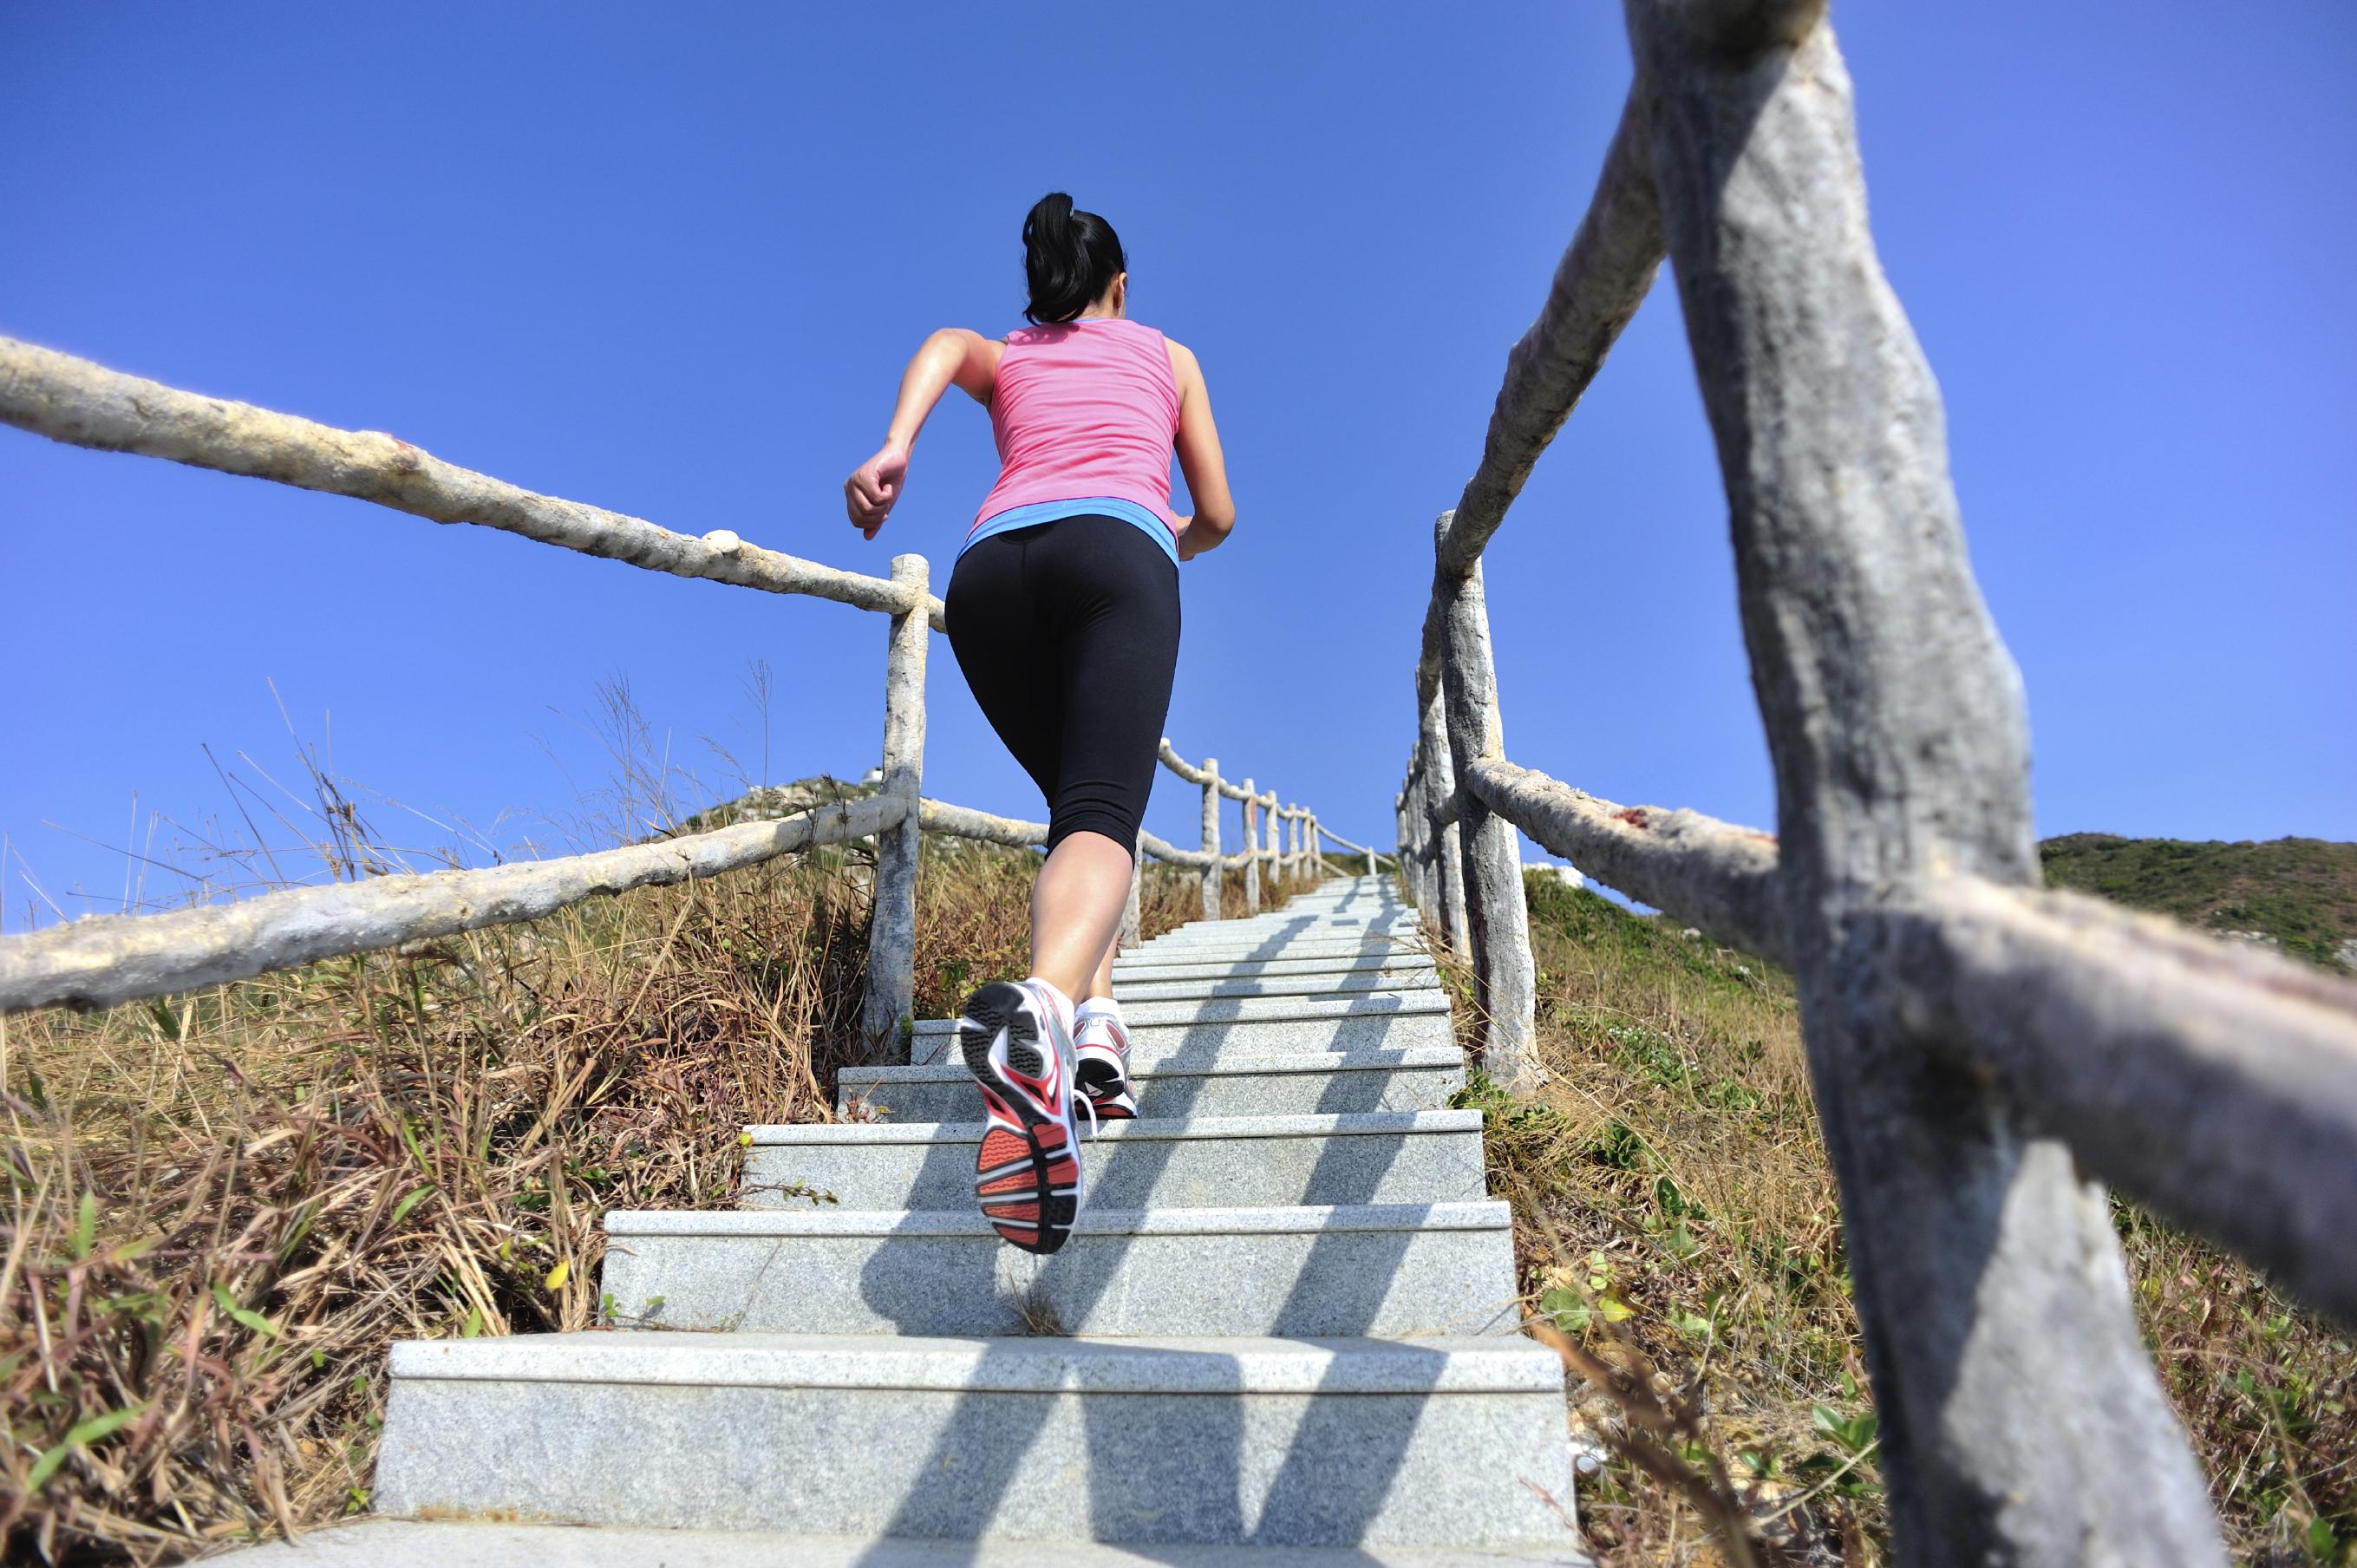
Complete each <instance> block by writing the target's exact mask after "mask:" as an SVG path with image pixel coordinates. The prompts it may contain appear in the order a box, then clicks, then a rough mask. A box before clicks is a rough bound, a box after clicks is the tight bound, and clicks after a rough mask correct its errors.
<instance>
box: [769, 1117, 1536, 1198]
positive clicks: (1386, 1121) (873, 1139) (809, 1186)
mask: <svg viewBox="0 0 2357 1568" xmlns="http://www.w3.org/2000/svg"><path fill="white" fill-rule="evenodd" d="M982 1134H983V1123H981V1122H909V1123H905V1124H903V1123H899V1122H851V1123H836V1124H834V1125H825V1126H812V1125H798V1126H774V1127H749V1128H748V1129H746V1136H747V1138H748V1140H749V1142H748V1147H747V1149H746V1151H745V1176H744V1187H743V1190H742V1193H741V1195H740V1197H741V1199H742V1201H743V1202H744V1204H745V1205H746V1206H747V1207H748V1208H808V1207H813V1206H817V1205H821V1204H825V1203H827V1202H828V1201H829V1200H830V1199H831V1200H832V1203H833V1206H834V1207H838V1208H889V1209H899V1208H909V1209H947V1210H952V1211H955V1212H963V1213H971V1212H973V1211H974V1152H975V1150H976V1149H977V1148H978V1147H979V1146H980V1145H981V1143H982ZM1082 1135H1083V1138H1084V1140H1085V1139H1086V1133H1085V1132H1084V1133H1083V1134H1082ZM1081 1150H1082V1153H1081V1159H1082V1203H1083V1204H1084V1205H1087V1206H1089V1207H1091V1208H1099V1209H1120V1208H1265V1207H1270V1206H1276V1205H1286V1204H1297V1203H1314V1204H1329V1203H1446V1202H1450V1201H1470V1200H1473V1199H1477V1198H1481V1197H1487V1196H1489V1195H1488V1192H1487V1190H1486V1178H1485V1176H1484V1172H1483V1166H1482V1157H1481V1113H1480V1112H1479V1111H1370V1112H1347V1113H1344V1114H1341V1115H1334V1116H1202V1117H1189V1118H1186V1119H1183V1120H1179V1121H1163V1120H1158V1119H1141V1120H1138V1121H1135V1122H1106V1123H1105V1124H1104V1126H1103V1129H1102V1131H1100V1132H1099V1133H1098V1134H1097V1136H1096V1137H1095V1138H1094V1139H1093V1140H1089V1141H1084V1142H1083V1143H1082V1146H1081Z"/></svg>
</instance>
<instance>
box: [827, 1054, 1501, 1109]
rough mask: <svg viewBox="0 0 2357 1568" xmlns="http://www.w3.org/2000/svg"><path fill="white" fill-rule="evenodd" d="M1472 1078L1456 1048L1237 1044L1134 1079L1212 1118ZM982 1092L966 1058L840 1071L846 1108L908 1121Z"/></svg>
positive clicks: (1413, 1098)
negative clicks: (1254, 1047)
mask: <svg viewBox="0 0 2357 1568" xmlns="http://www.w3.org/2000/svg"><path fill="white" fill-rule="evenodd" d="M1464 1083H1465V1058H1464V1054H1463V1053H1462V1052H1460V1051H1459V1050H1458V1048H1457V1047H1454V1046H1420V1047H1405V1048H1400V1049H1392V1050H1383V1049H1372V1050H1354V1051H1318V1050H1298V1051H1283V1052H1275V1053H1264V1052H1249V1051H1243V1050H1229V1051H1222V1052H1220V1053H1218V1054H1217V1055H1212V1056H1208V1057H1203V1058H1195V1059H1189V1058H1183V1057H1178V1058H1174V1057H1154V1056H1149V1055H1146V1054H1145V1053H1140V1054H1139V1055H1137V1056H1136V1057H1135V1058H1133V1060H1132V1061H1131V1064H1130V1086H1131V1089H1132V1090H1133V1091H1134V1092H1135V1094H1136V1096H1137V1101H1138V1106H1139V1111H1140V1114H1141V1115H1143V1116H1146V1117H1147V1118H1160V1117H1164V1116H1167V1115H1168V1114H1170V1112H1168V1111H1165V1110H1163V1109H1161V1107H1163V1106H1166V1105H1174V1104H1175V1106H1176V1107H1178V1108H1179V1110H1180V1111H1181V1112H1182V1113H1184V1114H1190V1115H1204V1116H1217V1115H1225V1116H1235V1115H1273V1114H1274V1115H1286V1114H1318V1113H1324V1112H1345V1111H1375V1110H1384V1111H1416V1110H1437V1109H1439V1108H1441V1107H1442V1106H1443V1105H1444V1104H1445V1103H1446V1101H1448V1097H1449V1096H1450V1095H1451V1094H1453V1093H1455V1092H1456V1091H1457V1090H1458V1089H1461V1088H1462V1087H1464ZM976 1092H977V1091H976V1090H975V1088H974V1075H973V1074H971V1073H969V1072H968V1071H967V1070H966V1069H965V1066H964V1064H963V1063H962V1062H957V1061H948V1062H921V1063H916V1064H912V1065H910V1066H907V1067H873V1068H846V1069H844V1070H843V1071H842V1072H841V1073H840V1074H839V1075H838V1077H837V1079H836V1095H837V1099H836V1105H837V1109H838V1110H839V1111H840V1110H843V1109H845V1108H847V1107H848V1106H849V1105H850V1104H851V1103H852V1101H854V1100H857V1101H860V1102H862V1103H864V1104H866V1105H868V1106H871V1107H874V1108H877V1109H878V1110H881V1111H883V1112H885V1113H886V1114H888V1115H889V1116H890V1117H891V1119H892V1120H894V1121H899V1122H933V1121H942V1122H951V1121H957V1120H960V1119H961V1118H964V1117H970V1116H972V1115H973V1114H974V1105H975V1103H976V1100H975V1095H976ZM929 1110H930V1111H931V1114H928V1113H926V1112H928V1111H929Z"/></svg>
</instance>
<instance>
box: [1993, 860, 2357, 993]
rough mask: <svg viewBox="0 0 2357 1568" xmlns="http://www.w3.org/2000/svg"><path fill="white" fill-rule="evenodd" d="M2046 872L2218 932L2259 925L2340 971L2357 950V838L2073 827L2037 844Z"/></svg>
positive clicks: (2295, 950) (2056, 880)
mask: <svg viewBox="0 0 2357 1568" xmlns="http://www.w3.org/2000/svg"><path fill="white" fill-rule="evenodd" d="M2038 849H2039V854H2040V857H2041V858H2042V859H2043V860H2044V861H2045V864H2046V879H2047V881H2048V882H2050V883H2051V884H2052V885H2053V886H2057V887H2071V888H2075V889H2077V890H2078V891H2080V892H2083V893H2093V894H2095V895H2097V896H2099V897H2104V898H2109V899H2112V900H2114V901H2115V902H2117V903H2121V904H2126V905H2130V906H2133V907H2134V908H2138V909H2150V910H2153V911H2155V912H2157V913H2159V914H2163V915H2171V916H2174V917H2176V918H2178V919H2180V920H2183V921H2185V922H2186V923H2187V924H2188V925H2192V926H2200V927H2202V928H2204V929H2208V930H2213V931H2257V932H2260V933H2262V934H2263V935H2265V936H2267V937H2270V938H2272V939H2274V940H2275V941H2276V942H2277V943H2278V944H2280V945H2281V946H2282V948H2283V950H2284V951H2286V952H2287V953H2290V954H2291V955H2293V956H2294V957H2296V958H2304V959H2307V960H2308V961H2309V962H2311V963H2316V964H2320V965H2322V966H2323V967H2325V968H2327V969H2330V970H2334V971H2336V972H2341V973H2347V972H2350V970H2351V965H2350V963H2349V961H2348V959H2347V954H2348V953H2349V952H2350V951H2352V950H2357V946H2352V944H2357V843H2332V842H2330V840H2326V839H2300V838H2284V839H2274V840H2270V841H2268V842H2267V843H2214V842H2212V843H2186V842H2184V841H2181V840H2179V839H2128V838H2119V837H2115V835H2113V834H2110V833H2069V834H2066V835H2064V836H2063V837H2061V838H2051V839H2048V840H2047V841H2046V842H2045V843H2041V844H2040V845H2039V846H2038Z"/></svg>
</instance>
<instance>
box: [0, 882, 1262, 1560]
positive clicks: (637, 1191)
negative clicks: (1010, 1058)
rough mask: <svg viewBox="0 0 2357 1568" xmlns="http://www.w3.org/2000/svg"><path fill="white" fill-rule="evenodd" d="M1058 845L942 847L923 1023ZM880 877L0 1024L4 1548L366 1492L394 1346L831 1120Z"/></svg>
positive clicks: (615, 908) (581, 1321) (362, 1502)
mask: <svg viewBox="0 0 2357 1568" xmlns="http://www.w3.org/2000/svg"><path fill="white" fill-rule="evenodd" d="M1036 864H1037V862H1036V857H1034V856H1031V855H1028V854H1014V853H1010V852H1005V851H1000V850H996V849H991V848H987V847H985V846H977V845H971V844H964V843H958V842H956V841H947V842H942V841H931V840H929V841H928V844H927V856H926V863H925V865H924V867H923V870H922V873H921V875H920V878H919V884H918V886H919V909H918V923H919V933H920V935H919V943H918V954H919V970H918V976H917V1006H918V1011H919V1013H920V1015H926V1016H939V1015H943V1014H945V1013H946V1012H947V1011H948V1010H949V1009H950V1008H951V1006H952V1004H953V1003H954V1001H955V1000H956V999H958V998H959V997H960V996H961V995H962V993H963V991H964V990H965V989H967V988H968V987H969V986H970V985H971V984H972V983H975V982H976V981H978V980H980V979H983V978H988V977H991V976H994V975H999V974H1005V973H1009V972H1020V961H1021V956H1022V952H1023V943H1024V928H1025V920H1024V908H1025V904H1026V900H1027V899H1028V894H1029V888H1030V881H1031V874H1032V867H1033V866H1034V865H1036ZM1237 880H1238V879H1236V878H1233V877H1232V878H1230V882H1231V884H1232V885H1233V884H1234V883H1235V882H1236V881H1237ZM865 887H866V868H865V867H864V866H863V865H860V864H859V862H858V861H857V859H856V856H854V857H850V858H846V857H845V855H843V854H839V853H836V852H821V853H819V854H813V855H812V856H808V857H802V858H799V859H796V860H794V861H792V862H791V863H780V864H776V865H770V866H767V867H763V868H760V869H758V870H753V871H748V872H742V873H738V874H737V875H732V876H729V877H726V878H722V879H720V880H718V881H716V882H712V883H705V884H698V885H694V886H686V887H676V888H661V889H648V890H644V891H641V892H639V893H634V894H630V895H629V896H627V897H621V898H616V899H611V900H605V901H600V902H597V903H593V904H589V905H584V906H581V907H579V908H576V909H574V910H571V911H567V912H566V913H565V914H563V915H560V916H557V917H554V918H550V919H547V920H543V921H539V922H536V923H534V924H533V925H530V926H520V927H511V928H506V929H495V930H489V931H483V932H479V933H475V934H473V935H470V936H468V937H465V938H461V939H456V940H449V941H445V942H440V943H436V944H433V945H432V946H430V947H427V948H425V949H421V950H414V951H410V952H405V953H402V954H398V955H394V954H378V955H374V956H369V957H362V958H354V959H349V960H343V961H335V962H329V963H322V964H317V965H313V966H311V967H309V968H307V969H303V970H298V971H293V972H286V973H283V974H275V975H268V976H264V977H262V978H260V979H256V980H253V981H248V982H244V983H239V984H235V985H229V986H221V987H217V988H215V989H213V990H210V991H207V992H204V993H199V994H194V995H188V996H180V997H173V998H169V999H167V1000H164V1001H159V1002H156V1003H153V1004H135V1005H126V1006H123V1007H117V1008H113V1009H111V1010H109V1011H106V1012H102V1013H97V1014H92V1015H86V1016H76V1015H70V1014H63V1013H45V1014H38V1015H31V1016H27V1017H22V1018H17V1019H13V1020H11V1019H5V1018H0V1081H5V1088H6V1101H5V1114H6V1117H7V1120H8V1133H9V1138H10V1144H9V1169H8V1203H7V1208H6V1212H5V1222H6V1233H5V1237H4V1238H0V1420H5V1453H0V1534H5V1544H6V1552H7V1560H8V1561H10V1562H12V1563H13V1562H16V1561H20V1560H32V1559H39V1560H43V1561H49V1562H102V1561H115V1560H124V1559H127V1560H130V1561H133V1562H137V1563H155V1562H162V1561H168V1560H172V1559H176V1558H178V1557H182V1556H186V1555H188V1554H189V1553H190V1552H194V1551H197V1550H199V1549H201V1548H203V1547H205V1546H207V1545H210V1544H215V1543H220V1542H225V1541H237V1540H243V1539H250V1538H253V1537H257V1536H264V1535H270V1534H274V1533H281V1532H289V1531H293V1530H299V1529H302V1528H305V1527H307V1526H314V1525H318V1524H322V1523H327V1522H330V1521H332V1520H335V1519H337V1518H339V1517H340V1516H342V1515H344V1514H345V1513H347V1512H350V1511H354V1510H358V1509H364V1508H365V1507H366V1506H367V1501H368V1488H369V1486H370V1476H371V1466H372V1464H373V1456H374V1451H375V1444H376V1434H377V1430H378V1427H379V1424H380V1422H381V1420H382V1411H383V1398H384V1360H385V1348H386V1346H387V1345H388V1344H389V1343H390V1342H391V1341H392V1340H393V1339H396V1338H402V1337H447V1336H460V1335H476V1334H509V1333H531V1332H540V1331H546V1330H554V1329H580V1328H587V1327H589V1326H592V1325H593V1324H594V1323H595V1322H596V1320H597V1308H598V1298H597V1278H598V1266H597V1265H598V1262H599V1259H600V1257H601V1255H602V1248H603V1237H602V1234H601V1232H600V1230H599V1228H598V1221H599V1218H600V1217H601V1216H602V1215H603V1214H604V1212H605V1211H606V1210H607V1209H608V1208H687V1207H694V1206H728V1205H731V1204H733V1202H734V1200H735V1193H736V1184H737V1169H738V1157H739V1155H738V1143H737V1131H738V1127H739V1125H740V1123H743V1122H751V1121H762V1122H793V1121H818V1120H826V1119H828V1118H830V1117H831V1115H832V1090H833V1075H834V1070H835V1069H836V1068H837V1067H838V1066H840V1065H842V1064H843V1063H844V1062H845V1061H847V1060H849V1059H851V1057H852V1053H853V1051H854V1050H855V1049H856V1044H855V1039H854V1036H855V1032H856V1014H857V1009H858V997H859V992H860V984H861V979H862V971H863V967H864V962H865V958H866V894H865ZM1282 891H1283V890H1275V889H1273V890H1272V893H1273V896H1281V893H1282ZM1237 897H1241V894H1240V890H1239V892H1238V894H1237ZM1144 905H1145V916H1146V929H1147V933H1148V934H1149V935H1151V934H1154V933H1155V932H1157V931H1158V930H1160V929H1167V928H1168V926H1171V925H1175V924H1177V923H1179V921H1181V920H1184V919H1186V918H1190V917H1191V916H1192V915H1195V914H1200V894H1199V893H1198V891H1197V885H1196V883H1195V880H1194V878H1193V877H1192V876H1191V875H1185V874H1181V873H1178V872H1172V871H1166V870H1160V869H1156V870H1153V871H1151V872H1150V873H1149V876H1148V880H1147V884H1146V896H1145V900H1144Z"/></svg>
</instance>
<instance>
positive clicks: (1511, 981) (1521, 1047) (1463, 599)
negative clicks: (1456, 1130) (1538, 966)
mask: <svg viewBox="0 0 2357 1568" xmlns="http://www.w3.org/2000/svg"><path fill="white" fill-rule="evenodd" d="M1456 515H1457V514H1456V513H1455V512H1453V511H1447V512H1443V513H1441V514H1440V520H1439V521H1438V522H1437V523H1436V524H1435V525H1434V542H1435V547H1436V549H1437V547H1438V545H1439V544H1440V543H1441V542H1445V541H1446V540H1447V539H1448V526H1449V523H1450V522H1451V521H1453V520H1454V519H1455V517H1456ZM1433 594H1434V596H1436V597H1437V598H1438V599H1440V601H1441V603H1440V610H1441V647H1440V688H1441V693H1440V694H1441V701H1442V711H1443V712H1444V713H1445V714H1447V717H1448V750H1449V755H1450V756H1451V757H1464V758H1468V759H1469V758H1472V757H1504V756H1505V755H1506V742H1505V735H1504V727H1503V725H1501V722H1500V720H1499V716H1498V674H1497V669H1496V666H1495V665H1494V664H1493V663H1492V662H1491V655H1490V611H1489V607H1488V606H1487V604H1486V603H1485V601H1484V599H1483V596H1482V592H1481V563H1480V560H1478V559H1476V560H1475V561H1474V563H1473V564H1472V567H1471V568H1470V569H1469V571H1467V572H1466V573H1465V575H1463V576H1461V577H1460V576H1458V575H1456V574H1454V573H1445V574H1436V575H1435V577H1434V582H1433ZM1457 827H1458V844H1459V846H1460V850H1461V853H1462V854H1463V857H1464V865H1465V913H1466V916H1467V918H1468V923H1469V928H1470V933H1471V936H1472V939H1473V940H1472V958H1473V972H1474V988H1475V997H1476V1001H1477V1004H1478V1005H1479V1006H1480V1010H1481V1015H1482V1017H1483V1019H1484V1021H1485V1025H1486V1028H1485V1034H1484V1037H1483V1051H1482V1054H1483V1057H1484V1058H1485V1065H1487V1067H1488V1068H1489V1070H1490V1074H1491V1077H1492V1078H1495V1079H1497V1080H1498V1081H1499V1082H1500V1083H1501V1084H1504V1085H1505V1086H1506V1087H1507V1088H1509V1089H1512V1090H1529V1089H1532V1088H1534V1087H1535V1086H1537V1085H1538V1084H1540V1083H1542V1082H1544V1080H1545V1074H1544V1071H1542V1070H1541V1069H1540V1067H1539V1064H1538V1058H1537V1057H1536V1055H1535V1054H1534V1052H1533V1050H1532V1037H1533V1035H1534V1032H1535V1028H1536V1023H1537V1017H1536V1015H1537V1002H1538V998H1537V987H1536V977H1535V975H1534V969H1533V964H1532V961H1531V926H1530V911H1529V908H1527V906H1526V905H1525V904H1524V903H1523V852H1522V844H1521V843H1520V841H1519V839H1518V838H1517V837H1516V835H1515V832H1514V825H1513V824H1512V822H1507V821H1506V820H1505V819H1504V818H1503V817H1501V816H1498V815H1496V814H1494V813H1493V812H1491V810H1490V808H1489V807H1487V806H1485V805H1483V804H1482V803H1481V802H1480V800H1477V799H1475V798H1474V796H1473V793H1472V792H1471V791H1470V790H1469V789H1465V788H1464V787H1463V785H1462V783H1461V781H1460V783H1459V785H1458V790H1457Z"/></svg>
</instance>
